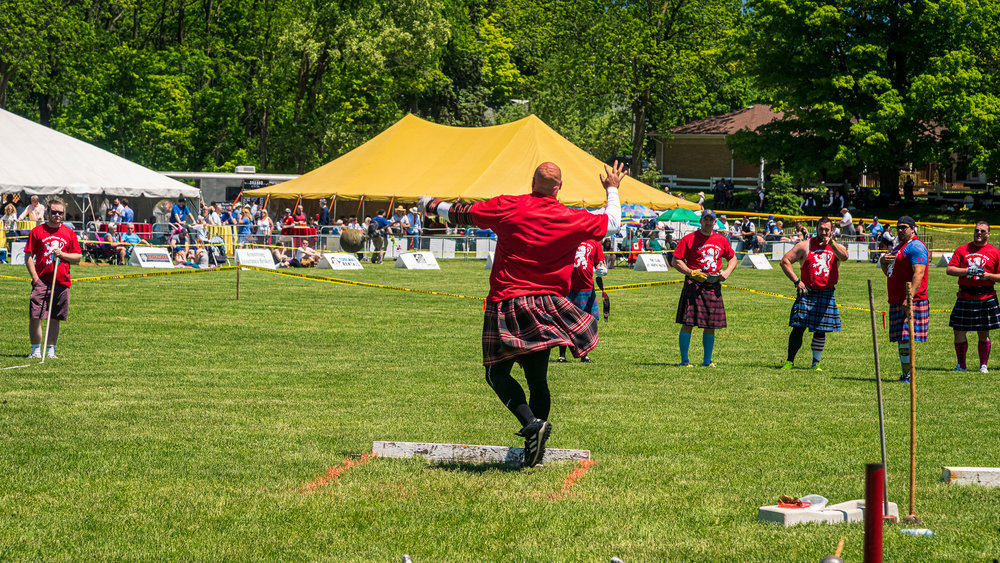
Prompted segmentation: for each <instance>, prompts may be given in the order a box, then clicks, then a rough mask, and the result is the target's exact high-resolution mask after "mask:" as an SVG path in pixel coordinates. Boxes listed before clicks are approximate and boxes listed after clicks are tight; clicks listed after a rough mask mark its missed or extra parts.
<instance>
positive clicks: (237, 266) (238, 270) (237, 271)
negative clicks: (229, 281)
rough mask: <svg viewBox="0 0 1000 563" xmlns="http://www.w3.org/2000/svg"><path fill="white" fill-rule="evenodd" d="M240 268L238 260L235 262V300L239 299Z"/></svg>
mask: <svg viewBox="0 0 1000 563" xmlns="http://www.w3.org/2000/svg"><path fill="white" fill-rule="evenodd" d="M242 269H243V268H240V264H239V262H237V263H236V300H237V301H239V300H240V270H242Z"/></svg>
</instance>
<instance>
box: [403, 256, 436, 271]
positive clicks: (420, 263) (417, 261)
mask: <svg viewBox="0 0 1000 563" xmlns="http://www.w3.org/2000/svg"><path fill="white" fill-rule="evenodd" d="M396 267H397V268H405V269H407V270H440V269H441V267H440V266H438V263H437V259H435V258H434V254H432V253H430V252H404V253H402V254H400V255H399V257H398V258H396Z"/></svg>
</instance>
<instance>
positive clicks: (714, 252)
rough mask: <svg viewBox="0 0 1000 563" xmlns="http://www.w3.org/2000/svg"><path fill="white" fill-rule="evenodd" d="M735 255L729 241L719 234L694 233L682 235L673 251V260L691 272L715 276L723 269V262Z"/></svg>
mask: <svg viewBox="0 0 1000 563" xmlns="http://www.w3.org/2000/svg"><path fill="white" fill-rule="evenodd" d="M733 256H736V253H735V252H733V247H732V246H730V245H729V239H727V238H726V237H724V236H722V235H720V234H719V233H712V234H710V235H707V236H706V235H704V234H702V232H701V231H695V232H693V233H688V234H686V235H684V238H682V239H681V241H680V242H679V243H677V248H676V249H674V260H677V259H680V260H683V261H684V263H685V264H687V267H688V268H691V269H692V270H701V271H702V272H705V273H706V274H717V273H719V272H721V271H722V270H724V269H725V263H724V262H723V260H729V259H730V258H732V257H733Z"/></svg>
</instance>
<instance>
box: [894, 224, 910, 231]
mask: <svg viewBox="0 0 1000 563" xmlns="http://www.w3.org/2000/svg"><path fill="white" fill-rule="evenodd" d="M909 228H910V226H909V225H896V230H897V231H905V230H906V229H909Z"/></svg>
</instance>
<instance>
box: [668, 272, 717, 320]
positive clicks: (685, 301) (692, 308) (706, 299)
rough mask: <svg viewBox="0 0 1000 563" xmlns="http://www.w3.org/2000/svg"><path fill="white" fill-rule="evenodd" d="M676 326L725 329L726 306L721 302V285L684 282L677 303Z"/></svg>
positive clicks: (687, 280)
mask: <svg viewBox="0 0 1000 563" xmlns="http://www.w3.org/2000/svg"><path fill="white" fill-rule="evenodd" d="M675 322H676V323H677V324H682V325H687V326H696V327H698V328H726V306H725V304H724V303H723V302H722V284H720V283H698V282H696V281H694V280H691V279H686V280H684V289H682V290H681V298H680V301H679V302H678V303H677V318H676V319H675Z"/></svg>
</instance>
